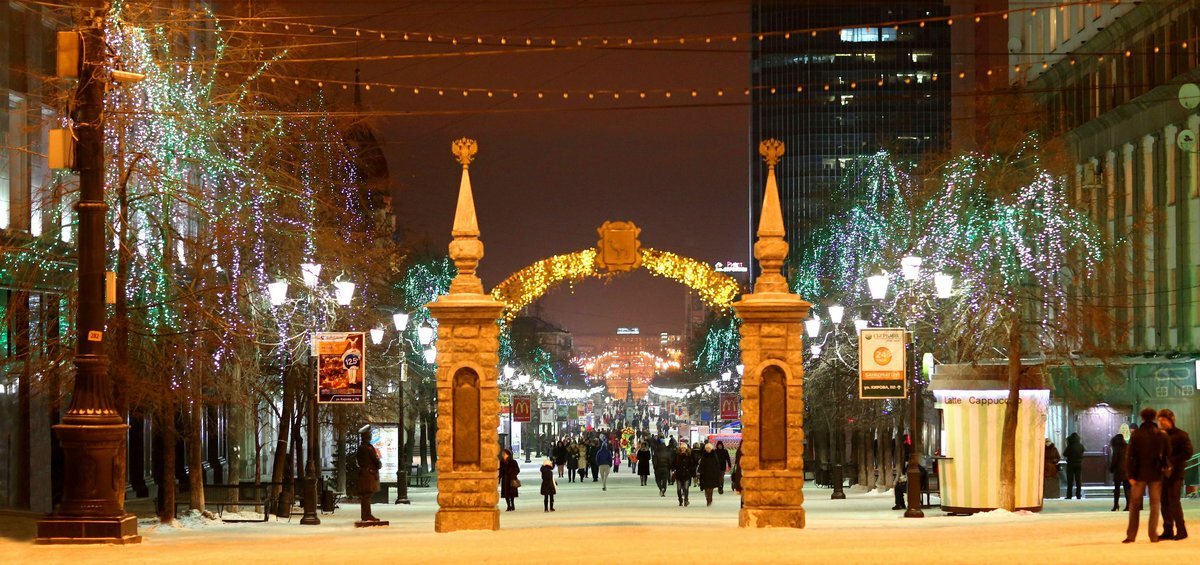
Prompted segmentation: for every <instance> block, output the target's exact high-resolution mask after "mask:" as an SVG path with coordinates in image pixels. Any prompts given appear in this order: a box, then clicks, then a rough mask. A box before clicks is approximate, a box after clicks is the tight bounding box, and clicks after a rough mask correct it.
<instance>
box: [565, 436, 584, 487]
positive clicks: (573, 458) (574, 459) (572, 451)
mask: <svg viewBox="0 0 1200 565" xmlns="http://www.w3.org/2000/svg"><path fill="white" fill-rule="evenodd" d="M566 463H567V482H568V483H573V482H575V475H576V473H578V471H579V445H578V444H576V443H575V442H574V441H571V443H569V444H567V461H566ZM581 480H582V479H581Z"/></svg>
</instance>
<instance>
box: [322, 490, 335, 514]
mask: <svg viewBox="0 0 1200 565" xmlns="http://www.w3.org/2000/svg"><path fill="white" fill-rule="evenodd" d="M321 512H326V513H333V491H331V490H329V489H325V490H323V491H321Z"/></svg>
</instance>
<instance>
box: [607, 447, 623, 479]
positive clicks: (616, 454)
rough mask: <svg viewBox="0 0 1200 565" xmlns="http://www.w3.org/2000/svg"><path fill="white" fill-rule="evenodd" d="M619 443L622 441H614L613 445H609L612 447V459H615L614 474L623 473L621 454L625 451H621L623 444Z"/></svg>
mask: <svg viewBox="0 0 1200 565" xmlns="http://www.w3.org/2000/svg"><path fill="white" fill-rule="evenodd" d="M619 441H620V440H615V439H614V440H612V442H611V443H609V444H608V445H609V446H611V447H612V459H613V472H614V473H620V472H621V452H622V451H623V450H622V449H621V444H620V443H619Z"/></svg>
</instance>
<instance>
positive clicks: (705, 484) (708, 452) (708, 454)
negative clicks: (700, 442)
mask: <svg viewBox="0 0 1200 565" xmlns="http://www.w3.org/2000/svg"><path fill="white" fill-rule="evenodd" d="M696 467H697V468H698V470H699V474H700V490H702V491H704V499H705V500H706V501H708V506H712V495H713V489H715V488H717V487H718V486H720V485H721V484H722V483H724V482H725V470H724V469H722V468H721V458H720V457H717V453H716V450H715V449H714V448H713V444H711V443H706V444H704V451H703V452H701V454H700V463H699V464H698V465H697V466H696Z"/></svg>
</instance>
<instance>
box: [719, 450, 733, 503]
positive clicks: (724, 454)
mask: <svg viewBox="0 0 1200 565" xmlns="http://www.w3.org/2000/svg"><path fill="white" fill-rule="evenodd" d="M716 453H717V459H718V460H719V461H720V462H721V482H720V483H719V484H718V485H717V494H725V472H726V471H729V470H730V469H731V468H732V467H733V466H732V465H731V464H730V462H729V450H728V449H725V442H723V441H718V442H717V449H716Z"/></svg>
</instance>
